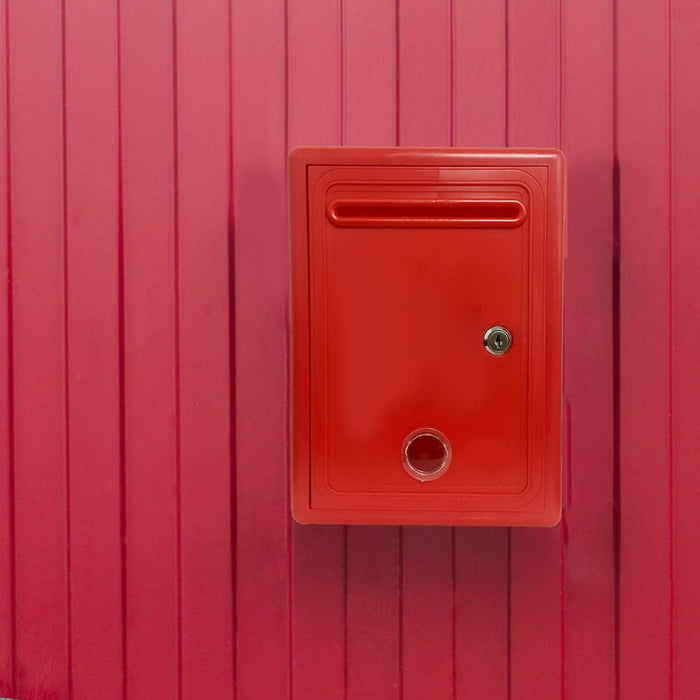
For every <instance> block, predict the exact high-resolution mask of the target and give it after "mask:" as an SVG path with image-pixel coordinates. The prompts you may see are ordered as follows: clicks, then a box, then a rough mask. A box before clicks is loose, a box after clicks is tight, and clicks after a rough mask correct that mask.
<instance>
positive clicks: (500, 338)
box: [484, 326, 513, 355]
mask: <svg viewBox="0 0 700 700" xmlns="http://www.w3.org/2000/svg"><path fill="white" fill-rule="evenodd" d="M512 344H513V336H512V335H511V334H510V331H509V330H508V329H507V328H504V327H503V326H493V327H492V328H489V329H488V330H487V331H486V333H484V347H485V348H486V350H487V351H488V352H490V353H491V354H492V355H505V354H506V353H507V352H508V350H510V346H511V345H512Z"/></svg>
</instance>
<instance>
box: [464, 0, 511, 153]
mask: <svg viewBox="0 0 700 700" xmlns="http://www.w3.org/2000/svg"><path fill="white" fill-rule="evenodd" d="M454 13H455V33H454V42H455V44H454V54H455V60H454V103H455V104H454V112H455V125H454V134H455V145H457V146H503V145H505V143H504V140H505V132H506V89H505V85H506V46H505V29H506V9H505V0H501V1H500V2H479V0H455V9H454Z"/></svg>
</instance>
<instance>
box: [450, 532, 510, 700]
mask: <svg viewBox="0 0 700 700" xmlns="http://www.w3.org/2000/svg"><path fill="white" fill-rule="evenodd" d="M507 535H508V530H506V529H505V528H499V529H497V528H467V527H465V528H457V529H456V531H455V537H456V541H455V593H456V599H455V614H456V619H455V626H456V630H455V648H454V654H455V665H456V669H455V670H456V684H455V688H456V696H457V697H458V698H473V697H478V698H506V697H508V581H509V579H508V538H507Z"/></svg>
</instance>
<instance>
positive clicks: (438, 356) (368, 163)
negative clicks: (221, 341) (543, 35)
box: [289, 148, 564, 526]
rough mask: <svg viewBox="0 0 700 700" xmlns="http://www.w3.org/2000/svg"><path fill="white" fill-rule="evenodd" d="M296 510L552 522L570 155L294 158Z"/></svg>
mask: <svg viewBox="0 0 700 700" xmlns="http://www.w3.org/2000/svg"><path fill="white" fill-rule="evenodd" d="M289 177H290V180H289V182H290V215H291V267H292V269H291V272H292V304H291V327H292V333H291V338H292V354H291V357H292V366H291V369H292V396H291V401H292V406H291V407H292V410H291V440H292V445H291V458H292V474H291V477H292V489H291V491H292V511H293V514H294V517H295V519H296V520H297V521H299V522H301V523H344V524H352V523H368V524H401V525H421V524H423V525H512V526H514V525H530V526H533V525H540V526H551V525H555V524H556V523H557V522H558V521H559V518H560V514H561V394H562V231H563V219H564V157H563V155H562V154H561V153H560V152H559V151H557V150H554V149H540V150H534V149H479V150H474V149H424V148H423V149H415V148H298V149H295V150H294V151H292V153H291V154H290V157H289Z"/></svg>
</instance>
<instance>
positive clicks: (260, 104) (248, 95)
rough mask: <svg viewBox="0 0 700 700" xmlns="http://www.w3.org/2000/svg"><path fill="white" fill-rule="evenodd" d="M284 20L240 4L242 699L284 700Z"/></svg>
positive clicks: (276, 6) (272, 7) (236, 76)
mask: <svg viewBox="0 0 700 700" xmlns="http://www.w3.org/2000/svg"><path fill="white" fill-rule="evenodd" d="M285 24H286V13H285V5H284V3H283V2H282V1H281V0H262V1H261V2H249V1H248V0H233V14H232V40H233V66H232V70H233V110H234V111H233V124H234V134H233V153H234V158H233V166H234V173H233V187H234V192H233V198H234V207H235V222H234V225H235V295H236V298H235V319H236V475H237V496H238V503H237V553H236V557H237V591H236V592H237V602H236V604H237V621H238V697H239V698H241V700H245V699H247V698H260V697H274V698H285V697H288V695H289V692H290V689H289V685H290V680H291V674H290V658H289V657H290V610H289V598H290V571H289V564H290V561H289V558H290V546H289V531H290V522H291V516H290V508H289V497H288V496H289V494H288V491H289V488H288V473H287V471H288V470H287V437H288V428H287V418H288V414H287V388H286V376H287V357H286V353H283V352H281V349H282V348H286V347H287V344H288V343H287V335H288V334H287V328H286V327H287V308H288V306H287V298H288V286H289V285H288V281H289V271H288V267H289V261H288V254H287V251H288V236H287V232H288V227H287V193H286V156H287V154H286V150H287V148H286V117H285V115H286V99H285V98H286V91H285V74H286V71H285V63H286V43H285Z"/></svg>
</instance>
